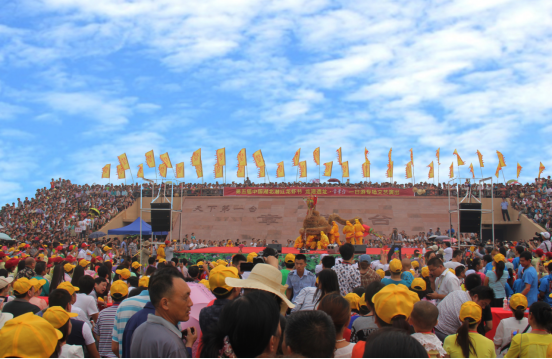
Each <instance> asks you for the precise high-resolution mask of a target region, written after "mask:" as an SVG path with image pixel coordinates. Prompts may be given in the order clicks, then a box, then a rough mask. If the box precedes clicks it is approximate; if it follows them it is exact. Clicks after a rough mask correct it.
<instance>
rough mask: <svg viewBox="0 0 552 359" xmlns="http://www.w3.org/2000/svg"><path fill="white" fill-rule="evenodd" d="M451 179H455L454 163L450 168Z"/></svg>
mask: <svg viewBox="0 0 552 359" xmlns="http://www.w3.org/2000/svg"><path fill="white" fill-rule="evenodd" d="M449 178H454V162H452V163H451V164H450V168H449Z"/></svg>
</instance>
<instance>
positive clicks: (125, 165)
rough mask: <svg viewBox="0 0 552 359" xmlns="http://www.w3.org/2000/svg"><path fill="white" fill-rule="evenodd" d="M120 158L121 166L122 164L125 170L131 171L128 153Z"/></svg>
mask: <svg viewBox="0 0 552 359" xmlns="http://www.w3.org/2000/svg"><path fill="white" fill-rule="evenodd" d="M118 158H119V164H121V166H122V167H123V169H125V170H129V169H130V166H129V165H128V159H127V156H126V153H123V154H122V155H120V156H119V157H118Z"/></svg>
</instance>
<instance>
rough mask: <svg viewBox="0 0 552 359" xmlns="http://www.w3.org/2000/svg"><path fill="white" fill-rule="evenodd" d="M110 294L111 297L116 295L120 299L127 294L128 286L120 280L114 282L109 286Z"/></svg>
mask: <svg viewBox="0 0 552 359" xmlns="http://www.w3.org/2000/svg"><path fill="white" fill-rule="evenodd" d="M127 270H128V269H127ZM110 292H111V296H112V297H114V296H115V294H117V295H119V296H120V297H121V298H122V297H124V296H126V295H127V294H128V285H127V284H126V283H125V282H123V281H122V280H116V281H115V282H113V284H111V289H110Z"/></svg>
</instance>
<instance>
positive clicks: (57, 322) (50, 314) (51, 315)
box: [42, 306, 78, 329]
mask: <svg viewBox="0 0 552 359" xmlns="http://www.w3.org/2000/svg"><path fill="white" fill-rule="evenodd" d="M76 316H78V314H77V313H71V312H68V311H66V310H65V309H63V308H62V307H60V306H55V307H50V308H48V309H46V311H45V312H44V314H42V318H44V319H46V320H47V321H48V322H49V323H50V324H52V326H53V327H54V328H56V329H59V328H61V327H63V326H64V325H65V323H67V321H68V320H69V318H74V317H76Z"/></svg>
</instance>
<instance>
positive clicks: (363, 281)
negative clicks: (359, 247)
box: [358, 254, 381, 288]
mask: <svg viewBox="0 0 552 359" xmlns="http://www.w3.org/2000/svg"><path fill="white" fill-rule="evenodd" d="M371 262H372V258H371V257H370V255H369V254H363V255H361V256H360V258H359V263H358V266H359V268H360V269H359V272H360V285H361V286H363V287H364V288H368V286H369V285H370V283H372V282H379V281H381V278H380V276H379V275H378V274H377V273H376V272H375V271H374V270H373V269H372V268H370V263H371Z"/></svg>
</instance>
